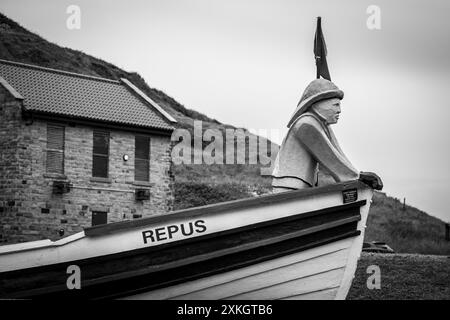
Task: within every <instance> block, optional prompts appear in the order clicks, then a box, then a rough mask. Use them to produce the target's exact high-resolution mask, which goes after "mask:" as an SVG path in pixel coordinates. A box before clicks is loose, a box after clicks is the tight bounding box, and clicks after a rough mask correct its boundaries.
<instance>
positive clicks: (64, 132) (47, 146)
mask: <svg viewBox="0 0 450 320" xmlns="http://www.w3.org/2000/svg"><path fill="white" fill-rule="evenodd" d="M52 127H53V128H58V129H62V144H61V145H62V148H61V149H54V148H49V128H52ZM65 149H66V127H65V126H64V125H62V124H56V123H47V136H46V149H45V173H49V174H61V175H64V174H65V165H64V164H65ZM49 152H57V153H60V154H62V164H61V172H55V171H49Z"/></svg>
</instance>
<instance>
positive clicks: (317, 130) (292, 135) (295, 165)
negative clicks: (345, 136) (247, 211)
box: [272, 112, 359, 191]
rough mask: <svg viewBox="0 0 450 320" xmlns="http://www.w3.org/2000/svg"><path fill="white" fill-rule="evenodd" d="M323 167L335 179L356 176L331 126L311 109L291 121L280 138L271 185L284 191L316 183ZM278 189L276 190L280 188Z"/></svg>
mask: <svg viewBox="0 0 450 320" xmlns="http://www.w3.org/2000/svg"><path fill="white" fill-rule="evenodd" d="M322 167H323V168H325V169H326V170H327V171H328V172H329V174H331V175H332V177H333V178H334V180H336V182H341V181H348V180H353V179H357V178H358V176H359V172H358V171H357V170H356V169H355V168H354V167H353V165H352V164H351V163H350V161H349V160H348V159H347V157H346V156H345V155H344V153H343V152H342V150H341V148H340V147H339V144H338V142H337V140H336V137H335V136H334V133H333V131H332V130H331V128H330V127H329V126H328V125H326V124H325V123H324V121H323V120H322V119H320V117H319V116H318V115H317V114H315V113H314V112H306V113H303V114H302V115H300V116H299V117H297V118H296V119H295V120H294V121H293V122H292V124H291V126H290V128H289V131H288V133H287V135H286V137H285V138H284V140H283V143H282V145H281V148H280V150H279V152H278V155H277V158H276V160H275V167H274V171H273V173H272V176H273V182H272V185H273V187H279V188H282V189H285V190H289V189H301V188H307V187H313V186H316V185H317V179H318V171H319V169H322ZM279 188H275V189H277V190H275V191H282V190H280V189H279Z"/></svg>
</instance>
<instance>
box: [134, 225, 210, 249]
mask: <svg viewBox="0 0 450 320" xmlns="http://www.w3.org/2000/svg"><path fill="white" fill-rule="evenodd" d="M205 231H206V225H205V221H204V220H196V221H190V222H186V223H180V224H171V225H168V226H163V227H159V228H154V229H149V230H145V231H142V240H143V241H144V244H147V243H154V242H159V241H163V240H170V239H172V238H173V237H174V236H182V237H190V236H193V235H194V234H198V233H203V232H205Z"/></svg>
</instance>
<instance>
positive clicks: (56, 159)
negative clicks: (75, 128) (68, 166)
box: [46, 124, 64, 174]
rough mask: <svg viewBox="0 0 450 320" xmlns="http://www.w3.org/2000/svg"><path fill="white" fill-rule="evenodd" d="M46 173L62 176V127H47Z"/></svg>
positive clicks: (50, 125) (49, 125)
mask: <svg viewBox="0 0 450 320" xmlns="http://www.w3.org/2000/svg"><path fill="white" fill-rule="evenodd" d="M46 166H47V172H48V173H60V174H64V127H63V126H57V125H52V124H48V125H47V161H46Z"/></svg>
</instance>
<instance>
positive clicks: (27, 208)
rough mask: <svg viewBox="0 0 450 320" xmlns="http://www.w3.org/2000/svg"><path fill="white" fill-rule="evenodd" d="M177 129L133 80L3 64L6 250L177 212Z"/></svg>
mask: <svg viewBox="0 0 450 320" xmlns="http://www.w3.org/2000/svg"><path fill="white" fill-rule="evenodd" d="M175 122H176V121H175V119H173V118H172V117H171V116H170V115H169V114H168V113H166V112H165V111H164V110H163V109H162V108H161V107H160V106H158V105H157V104H156V103H155V102H154V101H152V100H151V99H150V98H149V97H147V96H146V95H145V94H144V93H143V92H141V91H140V90H139V89H137V88H136V87H135V86H134V85H133V84H132V83H130V82H129V81H128V80H126V79H121V80H120V81H114V80H108V79H103V78H97V77H91V76H85V75H81V74H75V73H69V72H64V71H59V70H53V69H47V68H41V67H37V66H31V65H25V64H21V63H15V62H10V61H4V60H0V148H1V150H0V243H3V244H10V243H16V242H23V241H32V240H39V239H45V238H49V239H52V240H56V239H59V238H60V237H63V236H67V235H69V234H73V233H76V232H79V231H81V230H82V229H83V227H86V226H91V225H96V224H103V223H110V222H116V221H122V220H129V219H137V218H141V217H144V216H149V215H153V214H158V213H163V212H167V211H170V210H171V209H172V203H173V194H172V185H173V176H172V173H171V156H170V154H171V142H170V136H171V133H172V131H173V129H174V127H173V125H174V123H175Z"/></svg>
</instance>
